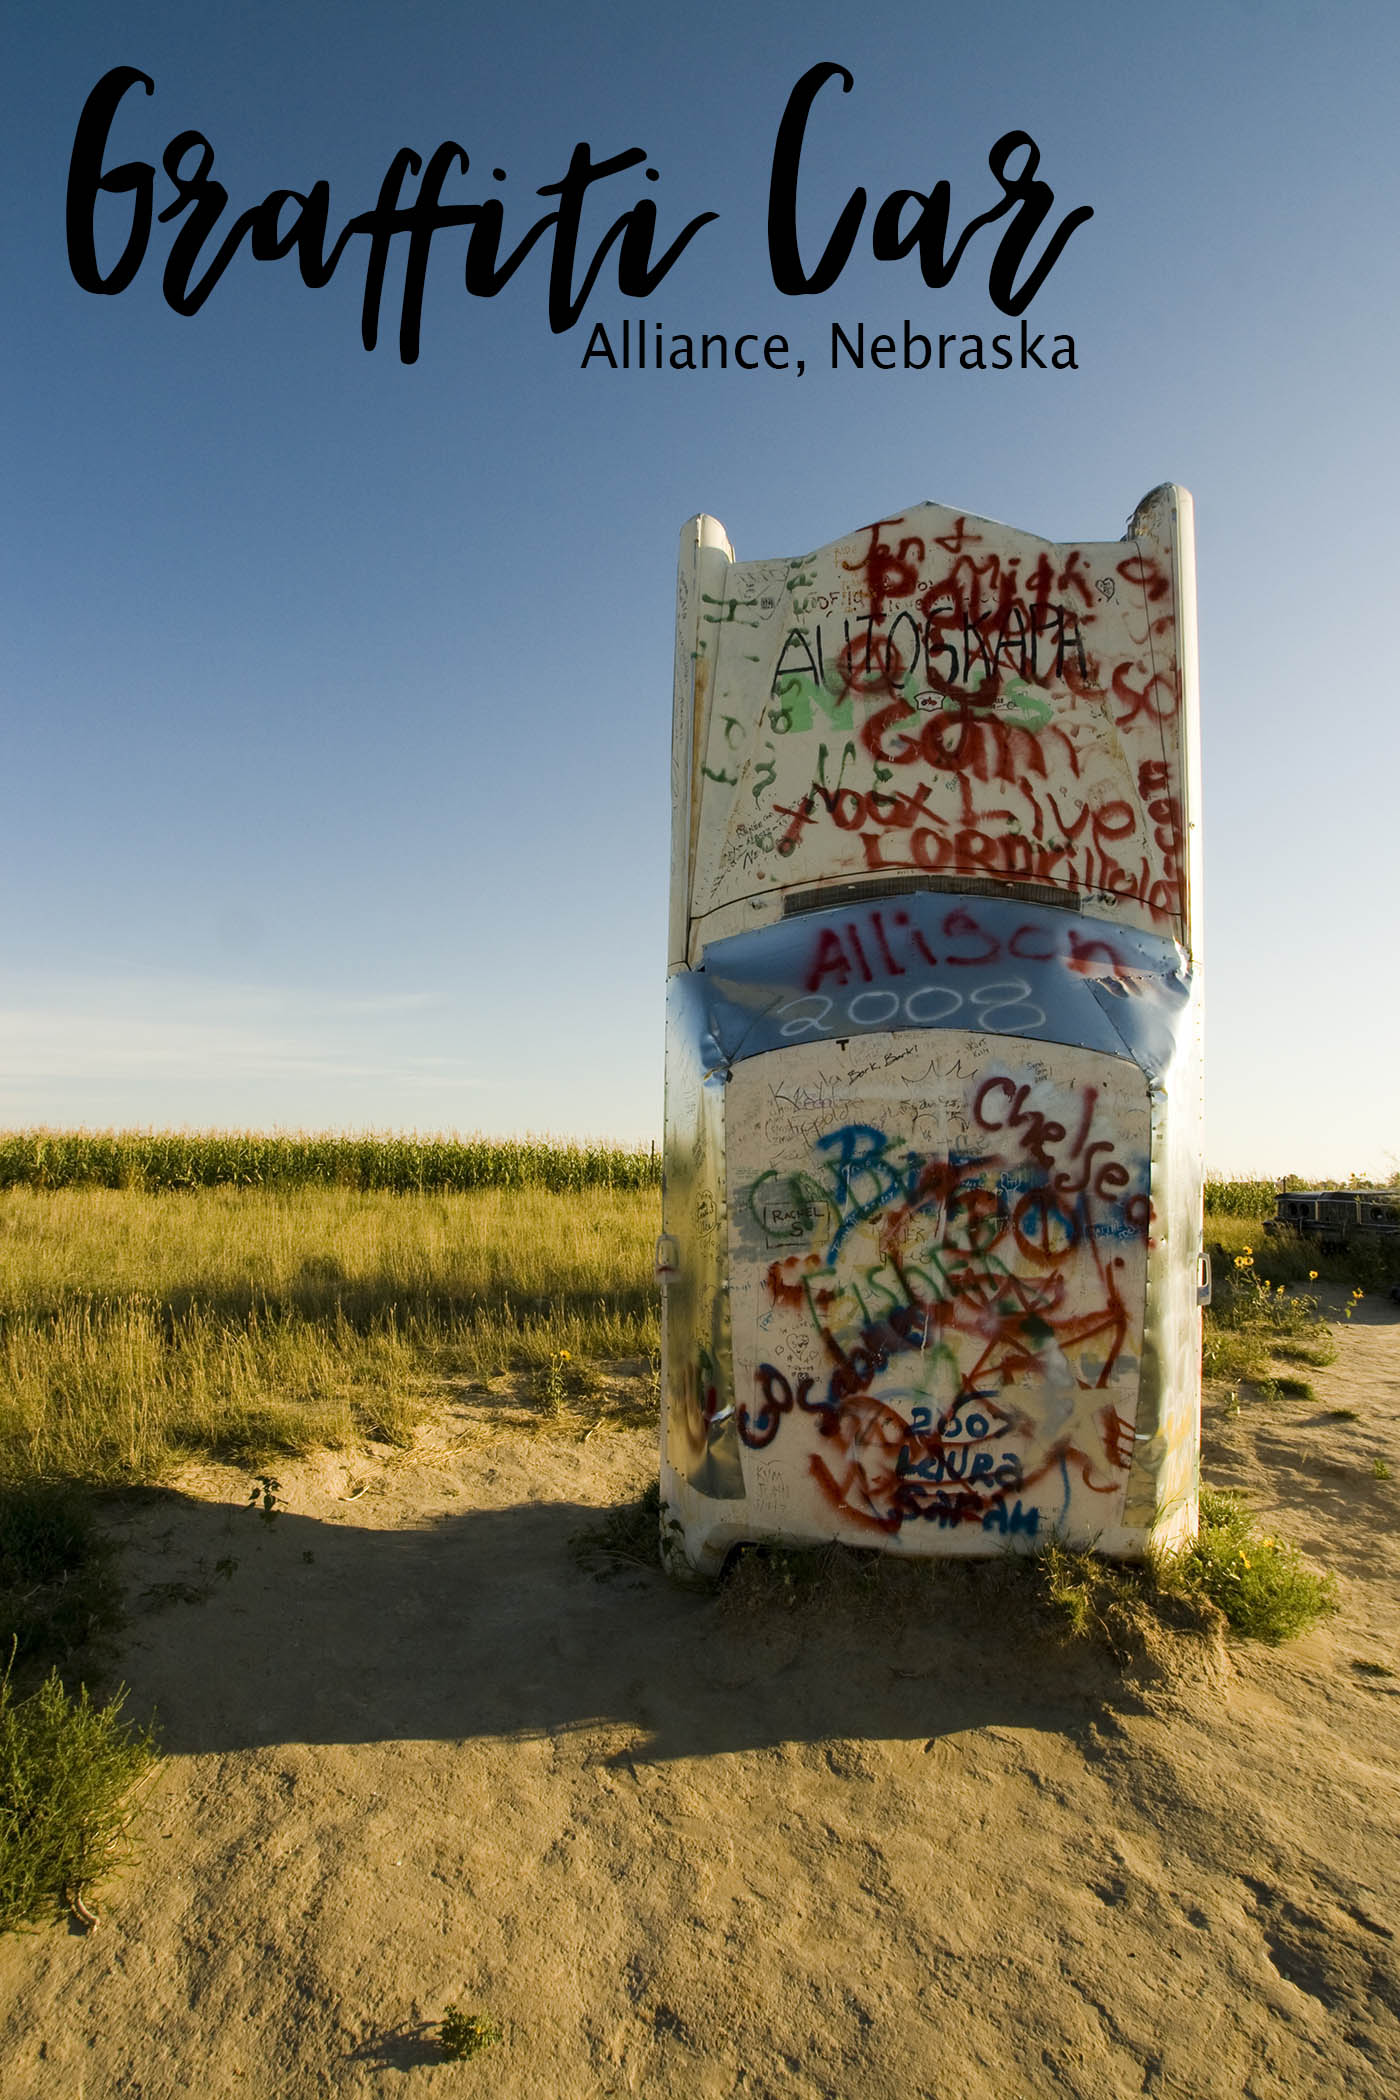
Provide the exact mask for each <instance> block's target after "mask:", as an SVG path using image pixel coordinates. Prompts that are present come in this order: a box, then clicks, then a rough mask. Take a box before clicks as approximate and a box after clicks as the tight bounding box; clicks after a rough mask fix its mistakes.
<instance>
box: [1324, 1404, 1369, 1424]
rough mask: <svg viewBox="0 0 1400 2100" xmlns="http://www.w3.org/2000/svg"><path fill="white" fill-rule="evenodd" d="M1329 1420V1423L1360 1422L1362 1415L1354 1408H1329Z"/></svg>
mask: <svg viewBox="0 0 1400 2100" xmlns="http://www.w3.org/2000/svg"><path fill="white" fill-rule="evenodd" d="M1327 1419H1328V1421H1329V1422H1359V1421H1360V1420H1361V1415H1360V1412H1359V1410H1358V1409H1356V1408H1354V1407H1329V1408H1328V1410H1327Z"/></svg>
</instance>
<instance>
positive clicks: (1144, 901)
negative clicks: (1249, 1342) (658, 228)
mask: <svg viewBox="0 0 1400 2100" xmlns="http://www.w3.org/2000/svg"><path fill="white" fill-rule="evenodd" d="M1193 592H1194V581H1193V565H1192V533H1191V506H1190V498H1189V496H1187V495H1186V494H1185V492H1184V491H1182V490H1179V489H1176V488H1163V489H1159V490H1156V491H1154V492H1153V494H1152V495H1151V496H1150V497H1148V498H1147V499H1145V501H1144V502H1143V504H1141V505H1140V506H1139V508H1138V510H1137V512H1136V513H1135V515H1134V517H1133V520H1132V522H1131V524H1130V527H1129V533H1128V536H1127V538H1126V539H1125V540H1123V541H1116V542H1110V543H1107V544H1104V543H1076V544H1071V545H1061V544H1056V543H1051V542H1047V541H1044V540H1040V539H1037V538H1034V537H1032V536H1031V535H1028V534H1024V533H1020V532H1016V531H1013V530H1011V529H1010V528H1008V527H1005V526H1001V525H996V524H993V523H991V522H990V521H988V520H985V519H980V518H974V517H971V516H969V515H967V514H964V513H958V512H954V511H952V510H950V509H948V508H945V507H942V506H939V505H935V504H924V505H919V506H917V507H915V508H913V509H911V510H909V511H906V512H904V513H902V514H901V515H899V516H897V517H893V518H886V519H883V520H881V521H880V522H878V523H877V524H874V525H871V526H869V527H866V528H864V529H863V530H862V531H861V532H859V533H856V534H853V535H851V536H850V537H849V538H847V539H844V540H840V541H837V542H835V543H833V544H832V545H830V546H827V547H823V548H821V549H819V550H817V551H816V552H815V553H813V554H810V555H805V556H802V557H800V558H798V559H795V560H775V561H766V562H765V561H759V562H749V563H739V562H736V561H735V560H734V556H733V550H732V549H731V547H730V545H729V542H728V539H727V537H726V536H725V534H724V531H723V528H722V527H720V526H719V525H718V524H717V523H716V521H715V520H713V519H711V518H703V517H702V518H698V519H695V520H693V521H692V523H691V525H690V526H689V527H688V528H687V529H686V533H685V534H684V535H683V538H682V555H681V565H680V578H679V589H678V609H677V640H676V681H675V713H674V744H673V760H672V789H673V836H672V881H671V931H670V942H671V946H670V975H669V985H668V1021H667V1054H666V1089H667V1106H666V1147H665V1186H664V1197H663V1213H664V1214H663V1242H662V1246H663V1250H664V1253H663V1257H662V1259H661V1261H660V1263H659V1268H660V1269H661V1271H662V1273H663V1281H664V1295H663V1332H664V1348H663V1354H664V1360H665V1371H664V1406H663V1430H662V1494H663V1500H664V1504H665V1519H666V1528H667V1536H668V1537H669V1538H670V1540H671V1541H672V1550H673V1551H674V1552H676V1553H677V1554H678V1555H679V1556H680V1558H682V1559H683V1560H684V1561H685V1562H686V1563H687V1564H688V1565H689V1566H691V1567H693V1568H697V1569H702V1570H711V1571H712V1570H714V1569H715V1568H717V1567H718V1566H719V1565H720V1564H722V1561H723V1559H724V1557H725V1555H726V1554H727V1553H728V1552H729V1551H730V1550H731V1549H732V1547H733V1546H734V1545H735V1544H737V1543H739V1542H741V1541H744V1540H755V1539H760V1540H761V1539H771V1540H784V1541H788V1540H790V1541H805V1540H812V1541H816V1540H820V1539H826V1538H837V1539H845V1540H848V1541H851V1542H854V1543H864V1544H875V1545H880V1546H883V1547H885V1548H887V1549H888V1550H890V1551H895V1552H903V1553H918V1554H930V1553H958V1554H969V1553H970V1554H977V1553H981V1554H986V1553H993V1552H997V1551H1000V1550H1002V1549H1003V1548H1004V1547H1006V1546H1007V1545H1017V1546H1022V1545H1034V1544H1037V1543H1042V1542H1043V1541H1044V1540H1045V1539H1046V1538H1047V1537H1049V1536H1050V1535H1052V1534H1059V1535H1062V1536H1063V1537H1065V1538H1067V1539H1070V1540H1072V1541H1074V1542H1076V1543H1079V1544H1096V1545H1098V1546H1099V1547H1100V1548H1101V1549H1102V1550H1103V1551H1105V1552H1109V1553H1115V1554H1124V1555H1131V1554H1139V1553H1141V1552H1143V1551H1145V1550H1146V1549H1147V1548H1148V1547H1149V1546H1152V1545H1154V1544H1162V1545H1166V1544H1171V1543H1173V1542H1176V1541H1179V1540H1181V1539H1183V1538H1186V1537H1189V1536H1190V1535H1191V1534H1192V1533H1193V1532H1194V1528H1195V1523H1196V1496H1197V1467H1198V1455H1199V1398H1200V1386H1199V1341H1200V1314H1199V1304H1198V1277H1199V1268H1198V1255H1199V1248H1200V1224H1201V1187H1202V1172H1201V1061H1200V1038H1201V973H1200V964H1199V952H1198V951H1199V938H1198V928H1199V908H1200V907H1199V898H1200V880H1199V871H1200V860H1199V839H1198V829H1197V821H1196V811H1197V808H1198V800H1199V790H1198V777H1197V776H1198V758H1197V749H1198V740H1197V731H1196V697H1195V647H1194V596H1193Z"/></svg>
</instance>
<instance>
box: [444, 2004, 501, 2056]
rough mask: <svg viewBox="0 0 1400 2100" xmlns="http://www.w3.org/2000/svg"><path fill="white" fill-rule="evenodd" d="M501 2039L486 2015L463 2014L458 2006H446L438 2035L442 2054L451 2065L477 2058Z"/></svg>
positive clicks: (495, 2027)
mask: <svg viewBox="0 0 1400 2100" xmlns="http://www.w3.org/2000/svg"><path fill="white" fill-rule="evenodd" d="M502 2039H503V2036H502V2034H501V2030H500V2028H499V2027H498V2026H497V2025H496V2022H495V2021H494V2020H493V2019H491V2018H490V2017H489V2016H488V2015H487V2014H486V2013H474V2012H471V2013H469V2012H463V2011H462V2008H461V2006H460V2005H449V2006H448V2008H447V2011H446V2013H445V2014H444V2015H443V2022H442V2027H441V2029H440V2030H439V2034H438V2043H439V2046H440V2047H441V2049H442V2053H443V2055H444V2056H445V2057H446V2058H447V2059H448V2061H449V2062H451V2063H460V2062H461V2061H462V2060H463V2058H465V2057H468V2056H479V2055H480V2054H481V2051H482V2050H483V2049H489V2048H490V2047H491V2045H492V2043H493V2042H499V2041H501V2040H502Z"/></svg>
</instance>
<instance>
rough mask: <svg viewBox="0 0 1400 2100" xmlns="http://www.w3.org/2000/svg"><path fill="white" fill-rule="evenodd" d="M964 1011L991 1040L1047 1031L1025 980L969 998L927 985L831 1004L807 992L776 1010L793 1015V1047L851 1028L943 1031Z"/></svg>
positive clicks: (787, 1027)
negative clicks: (801, 1038) (799, 1041)
mask: <svg viewBox="0 0 1400 2100" xmlns="http://www.w3.org/2000/svg"><path fill="white" fill-rule="evenodd" d="M964 1011H965V1012H966V1015H967V1025H968V1026H969V1027H971V1028H975V1029H979V1030H985V1031H986V1033H987V1034H989V1035H1034V1034H1035V1033H1036V1031H1037V1029H1040V1028H1043V1027H1044V1026H1045V1009H1044V1007H1042V1006H1037V1005H1036V1003H1035V1001H1034V1000H1033V999H1032V998H1031V988H1030V985H1029V984H1028V983H1027V981H1026V979H1025V978H1024V977H1005V978H1001V979H999V980H998V981H997V983H995V984H979V985H977V986H976V987H975V988H974V989H973V990H972V991H969V992H955V991H954V990H953V988H952V986H951V985H947V984H925V985H922V986H920V988H919V989H918V990H917V991H914V992H906V993H904V994H903V996H901V995H900V994H899V993H898V992H894V991H889V990H886V989H880V990H877V991H870V992H857V993H856V994H855V996H854V997H853V998H850V999H844V1000H837V999H833V998H830V997H829V996H828V995H827V994H826V993H825V992H804V993H803V994H802V996H801V997H800V998H798V999H789V1000H787V1001H786V1003H785V1004H784V1005H782V1006H780V1007H779V1008H778V1009H777V1013H778V1016H779V1017H781V1016H782V1015H783V1014H791V1015H792V1019H791V1020H788V1021H784V1022H783V1026H782V1034H783V1035H784V1036H785V1037H786V1038H787V1039H788V1040H789V1041H792V1040H795V1039H796V1038H797V1037H798V1036H804V1035H837V1034H839V1033H840V1032H841V1030H842V1028H843V1027H844V1026H845V1025H847V1024H849V1025H850V1027H851V1028H853V1029H856V1028H897V1027H906V1028H941V1027H943V1026H944V1025H945V1024H946V1023H947V1022H949V1021H951V1020H952V1018H953V1016H954V1015H955V1014H958V1013H963V1012H964Z"/></svg>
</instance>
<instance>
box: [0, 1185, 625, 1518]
mask: <svg viewBox="0 0 1400 2100" xmlns="http://www.w3.org/2000/svg"><path fill="white" fill-rule="evenodd" d="M656 1213H657V1204H656V1196H655V1194H654V1193H653V1192H652V1191H650V1190H619V1189H612V1190H609V1189H603V1188H594V1189H591V1190H585V1191H580V1192H577V1193H574V1194H562V1195H552V1194H549V1193H547V1192H546V1191H545V1190H544V1189H542V1188H538V1187H537V1188H531V1189H524V1190H516V1191H511V1190H492V1191H483V1192H480V1193H477V1194H474V1195H463V1194H438V1195H391V1194H388V1193H385V1192H382V1191H381V1192H372V1193H357V1192H355V1191H352V1190H349V1189H344V1188H323V1187H314V1186H313V1187H302V1188H300V1189H293V1190H276V1191H273V1190H267V1189H260V1188H231V1187H230V1188H215V1189H202V1190H194V1191H191V1192H189V1193H187V1194H186V1195H184V1196H181V1197H178V1198H176V1197H172V1196H171V1195H170V1194H169V1193H164V1194H152V1193H149V1192H146V1191H141V1190H137V1189H126V1190H107V1189H100V1188H89V1189H73V1188H69V1189H59V1190H42V1189H30V1188H19V1189H10V1190H8V1191H6V1192H4V1193H2V1194H0V1479H9V1480H22V1479H34V1478H39V1479H45V1478H48V1479H69V1480H86V1481H90V1482H93V1483H110V1484H116V1483H120V1482H129V1481H145V1480H152V1479H157V1478H159V1477H160V1476H161V1475H162V1474H163V1473H166V1472H168V1471H169V1470H170V1468H171V1467H172V1466H173V1465H174V1464H176V1463H177V1462H178V1461H179V1459H180V1458H181V1457H183V1456H185V1455H187V1454H189V1453H191V1452H194V1451H213V1452H219V1453H224V1454H227V1455H229V1456H238V1457H242V1456H255V1455H260V1454H263V1453H267V1452H271V1451H277V1450H284V1451H285V1450H292V1451H295V1450H306V1449H309V1448H311V1447H312V1446H314V1445H317V1444H331V1445H337V1444H341V1445H343V1444H346V1443H349V1442H352V1441H354V1440H355V1439H356V1438H358V1437H361V1436H364V1435H366V1434H375V1435H377V1436H379V1437H381V1438H384V1439H386V1440H389V1441H402V1440H403V1439H404V1438H405V1437H406V1436H407V1435H408V1434H409V1432H410V1430H411V1428H412V1425H413V1423H414V1421H415V1420H416V1419H417V1417H418V1415H419V1414H420V1413H421V1411H422V1408H423V1406H424V1405H425V1404H426V1402H427V1400H428V1398H429V1396H430V1395H432V1394H433V1393H434V1392H435V1391H436V1390H438V1389H439V1387H440V1381H441V1380H442V1379H443V1378H444V1377H474V1378H480V1377H483V1376H490V1375H491V1374H492V1373H494V1372H497V1371H501V1370H504V1369H506V1368H508V1367H510V1366H512V1365H520V1366H536V1367H538V1366H543V1365H545V1364H547V1363H548V1362H549V1361H550V1360H551V1359H552V1358H553V1357H555V1356H557V1355H558V1353H559V1352H561V1351H565V1350H567V1351H568V1352H569V1356H570V1358H571V1359H572V1360H578V1359H583V1358H603V1359H616V1358H620V1357H636V1356H644V1355H647V1354H649V1353H650V1352H652V1351H653V1350H655V1349H656V1348H657V1346H658V1340H659V1336H658V1325H657V1302H656V1289H655V1285H654V1283H653V1280H652V1249H653V1243H654V1239H655V1234H656V1229H657V1223H658V1220H657V1214H656Z"/></svg>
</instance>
